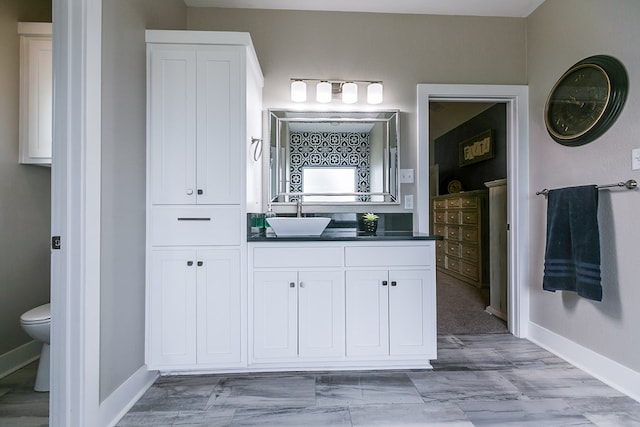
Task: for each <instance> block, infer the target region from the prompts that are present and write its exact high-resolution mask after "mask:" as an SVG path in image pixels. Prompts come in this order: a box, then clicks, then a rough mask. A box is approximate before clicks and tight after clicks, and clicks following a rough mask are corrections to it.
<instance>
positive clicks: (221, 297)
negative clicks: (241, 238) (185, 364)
mask: <svg viewBox="0 0 640 427" xmlns="http://www.w3.org/2000/svg"><path fill="white" fill-rule="evenodd" d="M197 266H198V267H197V275H198V286H197V287H198V291H197V293H198V298H197V313H198V314H197V317H198V334H197V335H198V345H197V354H198V364H203V363H204V364H212V363H213V364H215V363H226V364H228V363H236V362H240V361H241V347H240V340H241V329H240V321H241V313H240V253H239V251H238V250H231V249H229V250H223V249H211V250H199V251H198V256H197Z"/></svg>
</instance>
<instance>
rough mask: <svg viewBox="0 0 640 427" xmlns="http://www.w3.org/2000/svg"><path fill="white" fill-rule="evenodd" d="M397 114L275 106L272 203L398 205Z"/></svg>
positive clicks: (271, 125)
mask: <svg viewBox="0 0 640 427" xmlns="http://www.w3.org/2000/svg"><path fill="white" fill-rule="evenodd" d="M398 116H399V114H398V111H368V112H362V111H358V112H352V111H349V112H318V111H286V110H270V111H269V134H270V147H269V153H270V159H269V164H270V167H269V175H270V201H271V203H291V202H295V201H297V200H298V199H299V198H301V200H302V202H304V203H312V204H397V203H399V200H398V199H399V198H398V194H399V192H398V172H399V165H398V161H399V158H400V153H399V144H398V141H399V139H400V138H399V129H400V126H399V117H398Z"/></svg>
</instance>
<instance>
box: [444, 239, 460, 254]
mask: <svg viewBox="0 0 640 427" xmlns="http://www.w3.org/2000/svg"><path fill="white" fill-rule="evenodd" d="M446 251H447V254H448V255H454V256H460V245H459V244H458V243H455V242H447V247H446Z"/></svg>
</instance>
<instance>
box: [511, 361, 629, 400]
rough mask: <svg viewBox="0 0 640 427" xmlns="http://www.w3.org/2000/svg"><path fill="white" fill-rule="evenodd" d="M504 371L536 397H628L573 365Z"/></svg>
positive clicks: (517, 385) (529, 395) (522, 388)
mask: <svg viewBox="0 0 640 427" xmlns="http://www.w3.org/2000/svg"><path fill="white" fill-rule="evenodd" d="M502 374H503V375H504V377H505V378H507V379H508V380H509V381H510V382H511V383H512V384H514V385H515V386H516V387H518V389H519V390H520V391H521V392H522V393H524V394H525V395H526V396H528V397H530V398H532V399H544V398H584V397H594V398H605V397H619V396H624V395H623V394H622V393H620V392H619V391H617V390H615V389H613V388H611V387H609V386H607V385H606V384H604V383H603V382H601V381H599V380H597V379H595V378H593V377H592V376H590V375H588V374H587V373H585V372H583V371H581V370H580V369H578V368H574V367H572V366H568V367H550V368H547V369H536V368H530V367H527V368H522V369H514V370H511V371H508V372H503V373H502Z"/></svg>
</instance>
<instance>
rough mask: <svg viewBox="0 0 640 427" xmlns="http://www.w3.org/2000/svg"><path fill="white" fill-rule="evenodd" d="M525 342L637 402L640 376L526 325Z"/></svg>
mask: <svg viewBox="0 0 640 427" xmlns="http://www.w3.org/2000/svg"><path fill="white" fill-rule="evenodd" d="M527 339H529V341H532V342H534V343H536V344H537V345H539V346H540V347H542V348H545V349H547V350H549V351H550V352H552V353H554V354H556V355H557V356H559V357H561V358H562V359H564V360H566V361H567V362H569V363H571V364H572V365H574V366H576V367H578V368H580V369H582V370H583V371H585V372H587V373H588V374H590V375H592V376H594V377H596V378H597V379H599V380H600V381H602V382H603V383H605V384H607V385H609V386H611V387H613V388H615V389H616V390H618V391H620V392H622V393H624V394H626V395H627V396H629V397H631V398H632V399H634V400H637V401H638V402H640V372H637V371H634V370H633V369H631V368H627V367H626V366H623V365H621V364H620V363H618V362H616V361H615V360H611V359H609V358H608V357H605V356H603V355H601V354H599V353H596V352H595V351H593V350H590V349H588V348H586V347H583V346H581V345H580V344H577V343H575V342H573V341H571V340H569V339H567V338H565V337H563V336H561V335H558V334H556V333H555V332H552V331H550V330H548V329H546V328H543V327H542V326H540V325H538V324H536V323H533V322H529V333H528V335H527Z"/></svg>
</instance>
